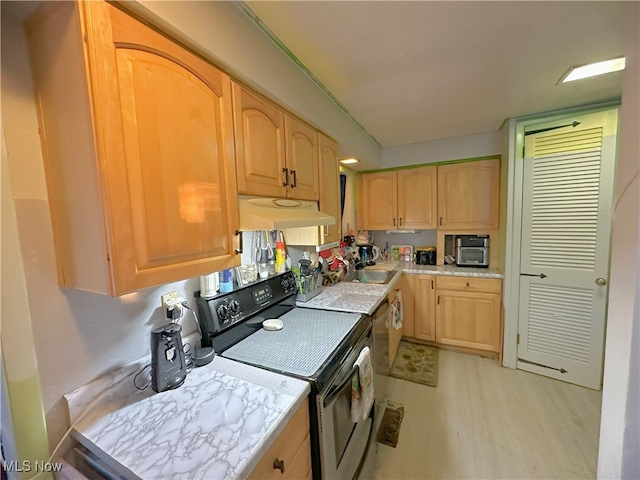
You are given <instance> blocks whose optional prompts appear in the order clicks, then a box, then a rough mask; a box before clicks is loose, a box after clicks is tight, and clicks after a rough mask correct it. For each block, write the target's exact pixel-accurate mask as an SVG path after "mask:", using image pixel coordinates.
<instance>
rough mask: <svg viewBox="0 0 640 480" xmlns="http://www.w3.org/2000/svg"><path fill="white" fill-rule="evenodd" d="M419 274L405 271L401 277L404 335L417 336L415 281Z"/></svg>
mask: <svg viewBox="0 0 640 480" xmlns="http://www.w3.org/2000/svg"><path fill="white" fill-rule="evenodd" d="M417 279H418V276H417V275H413V274H407V273H403V274H402V278H401V279H400V291H401V292H402V309H403V311H402V335H403V336H405V337H409V338H413V337H415V321H416V320H415V319H416V311H415V291H416V290H415V283H416V280H417Z"/></svg>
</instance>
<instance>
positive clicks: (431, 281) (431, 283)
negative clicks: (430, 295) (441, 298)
mask: <svg viewBox="0 0 640 480" xmlns="http://www.w3.org/2000/svg"><path fill="white" fill-rule="evenodd" d="M431 290H433V280H431Z"/></svg>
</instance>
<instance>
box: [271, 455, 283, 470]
mask: <svg viewBox="0 0 640 480" xmlns="http://www.w3.org/2000/svg"><path fill="white" fill-rule="evenodd" d="M273 468H274V470H275V469H276V468H277V469H278V470H280V472H281V473H284V460H278V459H277V458H276V459H275V460H274V461H273Z"/></svg>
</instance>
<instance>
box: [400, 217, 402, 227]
mask: <svg viewBox="0 0 640 480" xmlns="http://www.w3.org/2000/svg"><path fill="white" fill-rule="evenodd" d="M400 226H402V217H400Z"/></svg>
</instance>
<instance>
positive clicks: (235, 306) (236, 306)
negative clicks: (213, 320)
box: [229, 300, 240, 313]
mask: <svg viewBox="0 0 640 480" xmlns="http://www.w3.org/2000/svg"><path fill="white" fill-rule="evenodd" d="M229 308H230V309H231V313H238V312H239V311H240V304H239V303H238V302H237V301H236V300H234V301H232V302H231V303H230V304H229Z"/></svg>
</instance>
